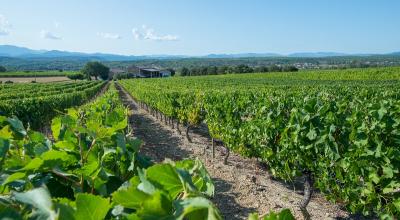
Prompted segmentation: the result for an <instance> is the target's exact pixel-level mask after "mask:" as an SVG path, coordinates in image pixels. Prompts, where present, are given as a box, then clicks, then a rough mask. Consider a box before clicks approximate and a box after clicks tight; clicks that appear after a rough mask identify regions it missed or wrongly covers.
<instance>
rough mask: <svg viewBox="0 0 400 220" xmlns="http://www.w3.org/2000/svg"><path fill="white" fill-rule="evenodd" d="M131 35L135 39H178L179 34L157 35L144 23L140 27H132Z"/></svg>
mask: <svg viewBox="0 0 400 220" xmlns="http://www.w3.org/2000/svg"><path fill="white" fill-rule="evenodd" d="M132 35H133V37H134V38H135V40H152V41H178V40H179V36H177V35H171V34H167V35H159V34H157V33H156V32H155V31H154V29H152V28H148V27H147V26H146V25H143V26H142V28H141V29H138V28H133V29H132Z"/></svg>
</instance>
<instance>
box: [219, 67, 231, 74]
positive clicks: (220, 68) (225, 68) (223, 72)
mask: <svg viewBox="0 0 400 220" xmlns="http://www.w3.org/2000/svg"><path fill="white" fill-rule="evenodd" d="M228 69H229V67H227V66H219V67H218V70H217V73H218V74H226V73H227V71H228Z"/></svg>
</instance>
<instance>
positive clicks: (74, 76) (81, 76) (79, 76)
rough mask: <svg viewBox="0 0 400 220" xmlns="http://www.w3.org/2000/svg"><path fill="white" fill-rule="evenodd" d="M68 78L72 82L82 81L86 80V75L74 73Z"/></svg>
mask: <svg viewBox="0 0 400 220" xmlns="http://www.w3.org/2000/svg"><path fill="white" fill-rule="evenodd" d="M67 77H68V78H69V79H72V80H75V81H76V80H78V79H79V80H82V79H84V78H85V75H84V74H83V73H73V74H68V75H67Z"/></svg>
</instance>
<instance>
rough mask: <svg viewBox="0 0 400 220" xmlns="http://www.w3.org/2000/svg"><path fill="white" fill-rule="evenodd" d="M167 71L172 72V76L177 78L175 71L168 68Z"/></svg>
mask: <svg viewBox="0 0 400 220" xmlns="http://www.w3.org/2000/svg"><path fill="white" fill-rule="evenodd" d="M167 70H168V71H170V72H171V76H175V70H174V69H172V68H168V69H167Z"/></svg>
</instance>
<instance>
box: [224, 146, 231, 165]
mask: <svg viewBox="0 0 400 220" xmlns="http://www.w3.org/2000/svg"><path fill="white" fill-rule="evenodd" d="M225 149H226V155H225V157H224V165H227V164H228V157H229V155H230V153H231V151H230V150H229V147H225Z"/></svg>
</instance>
